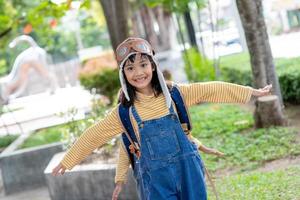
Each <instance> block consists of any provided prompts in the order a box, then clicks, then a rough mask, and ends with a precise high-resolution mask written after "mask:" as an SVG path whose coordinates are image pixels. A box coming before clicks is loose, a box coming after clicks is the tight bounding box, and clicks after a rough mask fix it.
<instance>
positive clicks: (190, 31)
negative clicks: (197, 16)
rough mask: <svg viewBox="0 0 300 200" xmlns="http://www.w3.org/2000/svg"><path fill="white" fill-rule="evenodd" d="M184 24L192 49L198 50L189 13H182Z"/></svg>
mask: <svg viewBox="0 0 300 200" xmlns="http://www.w3.org/2000/svg"><path fill="white" fill-rule="evenodd" d="M183 16H184V22H185V24H186V28H187V31H188V36H189V41H190V44H191V46H192V47H194V48H195V49H196V50H198V45H197V40H196V33H195V28H194V25H193V21H192V18H191V14H190V12H189V11H186V12H184V14H183Z"/></svg>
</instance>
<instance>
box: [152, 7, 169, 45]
mask: <svg viewBox="0 0 300 200" xmlns="http://www.w3.org/2000/svg"><path fill="white" fill-rule="evenodd" d="M153 13H154V15H155V18H156V21H157V23H158V26H159V35H158V38H159V43H160V45H159V46H160V50H168V49H170V48H171V40H170V39H171V38H170V31H172V30H170V25H171V13H170V12H168V11H166V10H164V9H163V7H162V6H157V7H155V8H153Z"/></svg>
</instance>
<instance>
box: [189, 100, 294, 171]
mask: <svg viewBox="0 0 300 200" xmlns="http://www.w3.org/2000/svg"><path fill="white" fill-rule="evenodd" d="M191 118H192V121H193V122H194V123H193V136H195V137H197V138H199V139H200V141H201V142H202V143H203V144H205V145H207V146H209V147H213V148H216V149H218V150H220V151H222V152H224V153H225V154H226V156H225V157H223V158H218V157H215V156H212V155H207V154H203V153H202V154H201V155H202V157H203V159H204V162H205V164H206V166H207V167H208V168H209V169H211V170H218V169H224V168H231V167H238V168H240V169H241V170H249V169H254V168H257V167H258V166H260V165H262V164H263V163H264V162H266V161H270V160H275V159H279V158H283V157H286V156H290V155H300V145H299V144H297V143H296V134H297V131H296V130H295V129H293V128H291V127H277V128H276V127H274V128H269V129H258V130H254V129H252V128H251V127H252V126H253V119H252V113H249V112H248V111H246V110H243V109H241V108H240V107H239V106H237V105H228V104H227V105H226V104H205V105H200V106H196V107H193V108H192V109H191Z"/></svg>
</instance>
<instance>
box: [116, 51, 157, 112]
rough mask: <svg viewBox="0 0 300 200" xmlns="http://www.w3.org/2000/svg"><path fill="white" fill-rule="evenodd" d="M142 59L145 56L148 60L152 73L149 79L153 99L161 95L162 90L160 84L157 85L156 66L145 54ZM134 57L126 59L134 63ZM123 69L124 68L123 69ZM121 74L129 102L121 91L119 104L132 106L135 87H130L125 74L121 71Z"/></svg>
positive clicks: (134, 97)
mask: <svg viewBox="0 0 300 200" xmlns="http://www.w3.org/2000/svg"><path fill="white" fill-rule="evenodd" d="M141 56H142V57H144V56H147V58H148V59H149V61H150V63H151V65H152V67H153V69H154V71H152V79H151V86H152V89H153V91H154V95H155V97H157V96H159V95H160V94H161V93H162V89H161V86H160V83H159V80H158V76H157V71H156V70H157V69H156V68H157V66H156V64H155V63H154V61H153V59H152V57H151V56H149V55H147V54H142V55H141ZM135 57H136V54H133V55H131V56H130V57H129V58H128V59H129V60H130V62H134V60H135ZM123 69H124V68H123ZM122 73H123V77H124V79H125V81H126V86H127V92H128V96H129V98H130V100H129V101H128V100H127V99H126V97H125V94H124V92H123V91H122V90H120V93H119V102H120V103H121V104H122V105H124V106H128V107H130V106H132V105H133V102H134V100H135V99H136V89H135V87H133V86H132V85H130V83H129V82H128V80H127V78H126V76H125V73H124V70H122Z"/></svg>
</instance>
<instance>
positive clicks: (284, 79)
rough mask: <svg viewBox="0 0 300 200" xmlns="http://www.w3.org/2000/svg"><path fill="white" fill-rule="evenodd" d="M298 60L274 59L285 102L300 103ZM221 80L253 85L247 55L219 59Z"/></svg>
mask: <svg viewBox="0 0 300 200" xmlns="http://www.w3.org/2000/svg"><path fill="white" fill-rule="evenodd" d="M299 63H300V58H290V59H282V58H280V59H275V66H276V73H277V76H278V79H279V83H280V88H281V92H282V97H283V100H284V101H285V102H289V103H300V70H299V69H298V68H299V66H298V65H299ZM221 75H222V80H224V81H227V82H231V83H237V84H242V85H250V86H254V84H253V76H252V71H251V66H250V58H249V55H248V54H235V55H230V56H225V57H222V58H221Z"/></svg>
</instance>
